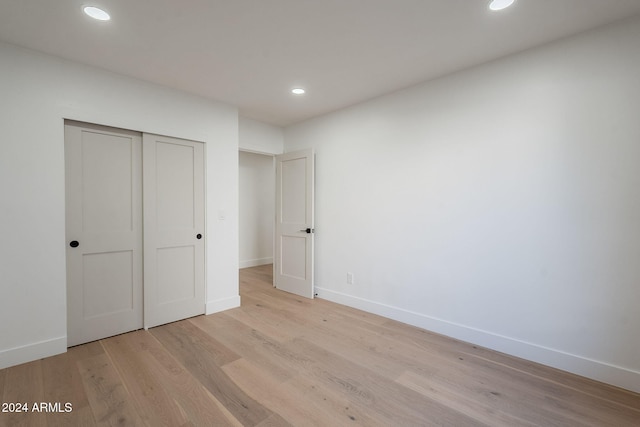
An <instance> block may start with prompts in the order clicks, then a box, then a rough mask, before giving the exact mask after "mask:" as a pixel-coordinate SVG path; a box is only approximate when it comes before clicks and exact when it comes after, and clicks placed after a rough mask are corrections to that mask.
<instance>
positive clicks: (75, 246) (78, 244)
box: [69, 240, 80, 248]
mask: <svg viewBox="0 0 640 427" xmlns="http://www.w3.org/2000/svg"><path fill="white" fill-rule="evenodd" d="M69 246H71V247H72V248H77V247H78V246H80V242H78V241H77V240H72V241H71V243H69Z"/></svg>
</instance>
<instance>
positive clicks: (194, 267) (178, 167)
mask: <svg viewBox="0 0 640 427" xmlns="http://www.w3.org/2000/svg"><path fill="white" fill-rule="evenodd" d="M143 165H144V168H143V171H144V172H143V182H144V274H145V276H144V282H145V288H144V289H145V296H144V309H145V318H144V326H145V328H150V327H153V326H157V325H161V324H164V323H169V322H173V321H176V320H180V319H184V318H187V317H192V316H196V315H199V314H203V313H204V311H205V284H204V277H205V272H204V144H202V143H200V142H194V141H186V140H182V139H176V138H169V137H164V136H158V135H151V134H144V135H143Z"/></svg>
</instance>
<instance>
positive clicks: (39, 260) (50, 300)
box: [0, 44, 239, 368]
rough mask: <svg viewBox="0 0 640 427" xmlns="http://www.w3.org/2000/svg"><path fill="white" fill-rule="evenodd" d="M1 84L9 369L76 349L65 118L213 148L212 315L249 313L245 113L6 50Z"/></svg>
mask: <svg viewBox="0 0 640 427" xmlns="http://www.w3.org/2000/svg"><path fill="white" fill-rule="evenodd" d="M0 76H1V77H0V93H1V94H2V98H1V99H2V102H0V129H2V131H3V132H2V139H1V141H0V182H1V183H2V186H1V187H0V188H1V190H0V236H2V238H1V240H0V293H1V297H0V324H2V325H5V326H4V327H3V332H2V335H1V336H0V368H1V367H4V366H7V365H10V364H15V363H20V362H23V361H25V360H24V359H25V358H28V357H31V358H36V357H42V356H45V355H49V354H52V353H54V352H56V351H64V350H65V348H66V273H65V204H64V179H65V177H64V129H63V118H71V119H75V120H81V121H87V122H93V123H99V124H104V125H109V126H115V127H120V128H124V129H133V130H138V131H143V132H151V133H157V134H164V135H169V136H175V137H180V138H186V139H193V140H197V141H203V142H205V143H206V148H205V149H206V159H207V172H206V173H207V182H206V192H207V207H206V209H207V238H208V240H207V262H206V268H207V277H208V283H207V301H208V304H207V310H208V311H211V310H213V309H215V308H216V307H221V308H224V307H228V306H232V305H233V304H236V305H237V303H239V296H238V278H237V268H238V259H237V251H238V238H237V227H238V223H237V216H238V213H237V206H238V195H237V181H238V120H237V110H236V109H235V108H232V107H228V106H226V105H223V104H218V103H214V102H211V101H207V100H204V99H201V98H198V97H194V96H190V95H186V94H182V93H180V92H176V91H173V90H169V89H166V88H162V87H160V86H156V85H153V84H148V83H144V82H141V81H138V80H135V79H131V78H127V77H123V76H119V75H116V74H112V73H108V72H104V71H101V70H98V69H94V68H90V67H86V66H82V65H79V64H74V63H71V62H67V61H63V60H59V59H56V58H53V57H50V56H46V55H42V54H39V53H35V52H33V51H29V50H25V49H21V48H17V47H13V46H10V45H6V44H0ZM223 217H224V219H221V218H223Z"/></svg>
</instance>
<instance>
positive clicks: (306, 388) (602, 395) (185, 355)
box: [0, 266, 640, 427]
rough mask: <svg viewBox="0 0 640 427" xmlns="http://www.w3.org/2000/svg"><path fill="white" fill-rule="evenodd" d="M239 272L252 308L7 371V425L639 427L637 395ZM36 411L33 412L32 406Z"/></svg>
mask: <svg viewBox="0 0 640 427" xmlns="http://www.w3.org/2000/svg"><path fill="white" fill-rule="evenodd" d="M270 283H271V266H261V267H254V268H249V269H245V270H242V271H241V273H240V290H241V295H242V307H240V308H237V309H233V310H229V311H226V312H224V313H218V314H214V315H210V316H200V317H195V318H192V319H188V320H183V321H180V322H176V323H172V324H168V325H164V326H160V327H157V328H153V329H151V330H149V331H146V332H145V331H137V332H131V333H128V334H124V335H119V336H116V337H113V338H108V339H104V340H101V341H98V342H93V343H89V344H85V345H81V346H78V347H74V348H71V349H69V351H68V352H67V353H65V354H62V355H59V356H55V357H50V358H47V359H43V360H39V361H35V362H32V363H27V364H24V365H20V366H16V367H12V368H9V369H4V370H0V396H1V397H2V402H3V403H11V402H13V403H16V402H26V403H28V404H29V405H30V406H31V405H33V403H35V402H51V403H56V402H58V403H60V404H61V405H60V406H61V407H62V408H63V409H64V404H65V403H67V402H68V403H70V404H71V405H72V411H71V412H67V413H64V412H53V413H52V412H48V413H43V412H41V413H35V412H30V413H0V426H19V425H20V426H22V425H24V426H92V425H123V426H124V425H131V426H133V425H141V426H142V425H146V426H154V427H155V426H241V425H242V426H288V425H293V426H323V427H324V426H351V425H353V426H355V425H360V426H430V425H447V426H456V427H457V426H478V425H487V426H612V427H622V426H639V425H640V395H638V394H634V393H631V392H628V391H624V390H621V389H617V388H615V387H611V386H608V385H605V384H601V383H597V382H595V381H591V380H588V379H585V378H581V377H578V376H575V375H571V374H568V373H565V372H561V371H557V370H554V369H551V368H548V367H544V366H541V365H538V364H535V363H531V362H527V361H525V360H521V359H517V358H513V357H510V356H506V355H504V354H500V353H496V352H493V351H489V350H486V349H484V348H480V347H477V346H474V345H471V344H467V343H463V342H459V341H455V340H452V339H449V338H445V337H442V336H439V335H435V334H433V333H430V332H427V331H424V330H422V329H418V328H415V327H411V326H407V325H404V324H401V323H398V322H395V321H392V320H388V319H385V318H382V317H379V316H375V315H372V314H367V313H364V312H361V311H358V310H355V309H351V308H348V307H344V306H340V305H337V304H333V303H330V302H327V301H323V300H318V299H316V300H313V301H311V300H305V299H302V298H298V297H296V296H293V295H290V294H286V293H283V292H280V291H277V290H275V289H274V288H273V287H272V286H271V285H270ZM30 409H31V407H30Z"/></svg>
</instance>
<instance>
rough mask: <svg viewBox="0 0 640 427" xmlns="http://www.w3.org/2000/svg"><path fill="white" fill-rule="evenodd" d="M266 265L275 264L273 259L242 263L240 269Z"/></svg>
mask: <svg viewBox="0 0 640 427" xmlns="http://www.w3.org/2000/svg"><path fill="white" fill-rule="evenodd" d="M265 264H273V258H272V257H269V258H257V259H248V260H244V261H240V268H249V267H257V266H259V265H265Z"/></svg>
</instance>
